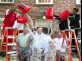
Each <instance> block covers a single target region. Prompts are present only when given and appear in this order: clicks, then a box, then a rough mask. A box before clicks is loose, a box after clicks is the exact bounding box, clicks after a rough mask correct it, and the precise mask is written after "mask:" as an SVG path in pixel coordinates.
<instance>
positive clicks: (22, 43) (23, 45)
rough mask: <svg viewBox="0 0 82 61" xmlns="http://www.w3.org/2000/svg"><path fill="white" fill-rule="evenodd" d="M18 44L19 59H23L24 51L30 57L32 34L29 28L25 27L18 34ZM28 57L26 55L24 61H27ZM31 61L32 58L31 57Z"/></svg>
mask: <svg viewBox="0 0 82 61" xmlns="http://www.w3.org/2000/svg"><path fill="white" fill-rule="evenodd" d="M17 46H18V50H19V53H20V52H22V53H20V54H19V61H21V59H22V58H21V56H22V55H23V53H24V54H25V55H26V56H27V57H28V58H29V55H28V53H29V47H30V36H29V33H28V29H27V28H25V29H24V31H23V33H20V34H19V35H18V36H17ZM26 59H27V58H26V57H24V61H26ZM29 61H30V58H29Z"/></svg>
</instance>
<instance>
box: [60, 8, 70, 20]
mask: <svg viewBox="0 0 82 61" xmlns="http://www.w3.org/2000/svg"><path fill="white" fill-rule="evenodd" d="M69 15H70V12H69V11H68V10H67V9H66V10H65V11H64V12H63V13H60V14H59V17H60V18H61V20H62V21H64V20H65V19H66V18H67V17H68V16H69Z"/></svg>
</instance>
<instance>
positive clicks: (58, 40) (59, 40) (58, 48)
mask: <svg viewBox="0 0 82 61" xmlns="http://www.w3.org/2000/svg"><path fill="white" fill-rule="evenodd" d="M54 41H55V43H56V47H55V49H56V60H57V61H58V59H59V55H60V51H61V52H62V53H63V52H65V51H66V49H62V50H61V47H62V42H63V38H62V34H61V33H60V32H59V33H58V37H57V38H55V39H54ZM63 46H67V44H66V41H64V43H63ZM60 61H64V56H62V55H61V58H60Z"/></svg>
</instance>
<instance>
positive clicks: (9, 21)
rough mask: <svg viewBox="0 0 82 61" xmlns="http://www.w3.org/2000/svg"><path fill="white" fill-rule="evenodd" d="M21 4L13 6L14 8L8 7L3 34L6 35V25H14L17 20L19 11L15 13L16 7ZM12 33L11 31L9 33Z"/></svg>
mask: <svg viewBox="0 0 82 61" xmlns="http://www.w3.org/2000/svg"><path fill="white" fill-rule="evenodd" d="M18 6H19V5H17V6H15V7H13V8H10V9H7V11H6V15H5V19H4V21H3V30H2V35H4V31H5V27H13V25H14V23H15V20H16V18H17V16H18V14H17V13H15V11H16V8H17V7H18ZM9 34H10V33H9Z"/></svg>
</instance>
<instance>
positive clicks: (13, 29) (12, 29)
mask: <svg viewBox="0 0 82 61" xmlns="http://www.w3.org/2000/svg"><path fill="white" fill-rule="evenodd" d="M5 29H10V30H15V28H11V27H6V28H5Z"/></svg>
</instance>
